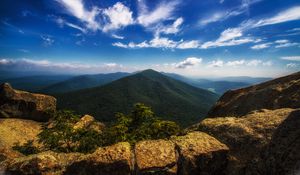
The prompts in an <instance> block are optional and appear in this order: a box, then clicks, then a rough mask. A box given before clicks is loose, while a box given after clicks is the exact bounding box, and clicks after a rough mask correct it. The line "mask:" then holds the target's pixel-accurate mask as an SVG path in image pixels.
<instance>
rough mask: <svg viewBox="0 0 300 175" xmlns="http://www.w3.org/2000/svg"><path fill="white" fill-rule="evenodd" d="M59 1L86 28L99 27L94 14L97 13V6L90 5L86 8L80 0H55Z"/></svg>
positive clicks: (95, 28) (96, 28)
mask: <svg viewBox="0 0 300 175" xmlns="http://www.w3.org/2000/svg"><path fill="white" fill-rule="evenodd" d="M56 1H57V2H59V3H60V4H61V5H62V6H63V7H64V8H65V9H66V10H67V11H68V13H69V14H71V15H73V16H75V17H76V18H78V19H79V20H80V21H82V22H84V23H85V24H86V27H87V28H88V29H91V30H93V31H96V30H98V29H99V28H100V25H99V22H97V21H96V16H97V15H98V14H99V9H98V8H97V7H95V6H94V7H92V9H91V10H87V9H86V8H85V7H84V4H83V1H82V0H56Z"/></svg>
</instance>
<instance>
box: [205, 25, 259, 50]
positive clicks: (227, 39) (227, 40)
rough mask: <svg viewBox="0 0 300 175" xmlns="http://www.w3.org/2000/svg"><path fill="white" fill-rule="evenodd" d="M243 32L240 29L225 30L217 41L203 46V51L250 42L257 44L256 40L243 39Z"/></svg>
mask: <svg viewBox="0 0 300 175" xmlns="http://www.w3.org/2000/svg"><path fill="white" fill-rule="evenodd" d="M242 36H243V33H242V30H241V29H239V28H229V29H226V30H224V31H223V32H222V33H221V35H220V37H219V38H218V39H217V40H215V41H208V42H205V43H203V44H202V45H201V48H202V49H207V48H214V47H222V46H234V45H240V44H245V43H250V42H256V40H255V39H254V38H251V37H242Z"/></svg>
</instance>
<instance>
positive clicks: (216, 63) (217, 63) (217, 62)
mask: <svg viewBox="0 0 300 175" xmlns="http://www.w3.org/2000/svg"><path fill="white" fill-rule="evenodd" d="M223 66H224V61H222V60H213V61H210V62H208V64H207V67H209V68H212V67H223Z"/></svg>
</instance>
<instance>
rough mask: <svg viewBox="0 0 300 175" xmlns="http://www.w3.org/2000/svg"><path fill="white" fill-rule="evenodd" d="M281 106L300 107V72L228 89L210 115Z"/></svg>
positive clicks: (231, 113) (239, 112)
mask: <svg viewBox="0 0 300 175" xmlns="http://www.w3.org/2000/svg"><path fill="white" fill-rule="evenodd" d="M279 108H300V72H298V73H295V74H291V75H288V76H285V77H281V78H277V79H274V80H271V81H268V82H265V83H261V84H258V85H254V86H250V87H247V88H242V89H238V90H233V91H227V92H226V93H225V94H224V95H223V96H222V97H221V98H220V99H219V100H218V102H217V103H216V105H215V106H214V107H213V108H212V109H211V110H210V111H209V113H208V116H209V117H228V116H243V115H246V114H247V113H249V112H251V111H253V110H259V109H279Z"/></svg>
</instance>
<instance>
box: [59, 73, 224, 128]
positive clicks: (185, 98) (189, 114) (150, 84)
mask: <svg viewBox="0 0 300 175" xmlns="http://www.w3.org/2000/svg"><path fill="white" fill-rule="evenodd" d="M218 97H219V95H217V94H215V93H213V92H210V91H208V90H205V89H200V88H196V87H194V86H191V85H189V84H186V83H184V82H181V81H178V80H175V79H173V78H170V77H168V76H165V75H163V74H161V73H159V72H156V71H154V70H145V71H142V72H139V73H136V74H133V75H130V76H127V77H124V78H121V79H119V80H116V81H113V82H111V83H108V84H106V85H103V86H99V87H95V88H89V89H83V90H78V91H74V92H69V93H63V94H57V95H56V98H57V100H58V101H57V103H58V108H61V109H71V110H74V111H76V112H78V113H80V114H85V113H90V114H91V115H93V116H94V117H95V118H96V119H98V120H100V121H103V122H109V121H111V120H112V119H113V117H114V114H115V113H116V112H123V113H128V112H130V109H131V108H132V105H133V104H135V103H138V102H141V103H144V104H146V105H148V106H151V107H152V108H153V110H154V112H155V113H156V114H158V116H159V117H161V118H163V119H167V120H173V121H176V122H178V123H179V124H180V125H182V126H187V125H189V124H192V123H195V122H197V121H199V120H200V119H201V118H202V117H204V116H205V115H206V114H207V112H208V110H209V108H210V107H211V106H212V105H213V104H214V103H215V102H216V100H217V99H218Z"/></svg>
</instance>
